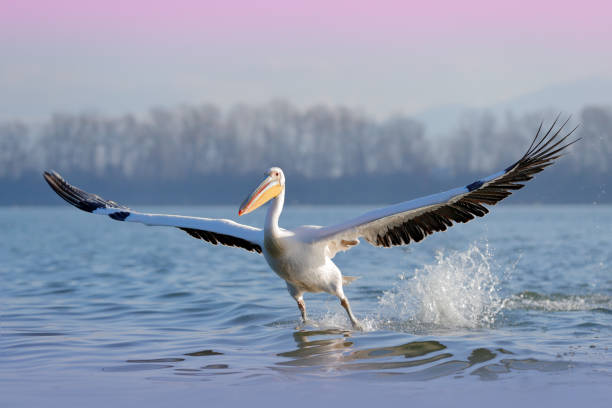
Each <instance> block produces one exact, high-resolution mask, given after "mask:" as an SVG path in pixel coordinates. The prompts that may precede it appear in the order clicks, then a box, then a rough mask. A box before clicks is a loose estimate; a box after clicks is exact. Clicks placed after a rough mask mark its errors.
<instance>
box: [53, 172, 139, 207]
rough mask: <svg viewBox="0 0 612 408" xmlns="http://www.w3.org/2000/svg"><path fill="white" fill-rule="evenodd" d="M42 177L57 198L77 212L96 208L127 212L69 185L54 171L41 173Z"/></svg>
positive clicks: (116, 205) (117, 205)
mask: <svg viewBox="0 0 612 408" xmlns="http://www.w3.org/2000/svg"><path fill="white" fill-rule="evenodd" d="M43 177H44V179H45V181H46V182H47V183H48V184H49V186H50V187H51V188H52V189H53V191H55V193H56V194H57V195H58V196H60V197H61V198H63V199H64V200H65V201H66V202H68V203H69V204H71V205H73V206H75V207H76V208H78V209H79V210H83V211H86V212H90V213H91V212H94V211H95V210H97V209H98V208H117V209H122V210H129V208H127V207H124V206H122V205H119V204H117V203H115V202H113V201H107V200H104V199H103V198H101V197H99V196H97V195H96V194H91V193H88V192H87V191H83V190H81V189H80V188H78V187H75V186H73V185H71V184H70V183H68V182H67V181H66V180H64V178H63V177H62V176H61V175H60V174H59V173H58V172H56V171H54V170H50V171H45V172H43Z"/></svg>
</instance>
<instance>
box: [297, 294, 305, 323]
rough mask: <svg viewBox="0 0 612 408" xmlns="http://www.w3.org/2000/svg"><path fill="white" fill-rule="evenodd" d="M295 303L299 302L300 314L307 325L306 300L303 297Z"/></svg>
mask: <svg viewBox="0 0 612 408" xmlns="http://www.w3.org/2000/svg"><path fill="white" fill-rule="evenodd" d="M295 301H296V302H297V305H298V308H299V309H300V313H302V322H303V323H304V324H306V320H307V319H308V318H307V317H306V303H304V299H303V298H302V297H301V296H300V297H299V298H297V299H295Z"/></svg>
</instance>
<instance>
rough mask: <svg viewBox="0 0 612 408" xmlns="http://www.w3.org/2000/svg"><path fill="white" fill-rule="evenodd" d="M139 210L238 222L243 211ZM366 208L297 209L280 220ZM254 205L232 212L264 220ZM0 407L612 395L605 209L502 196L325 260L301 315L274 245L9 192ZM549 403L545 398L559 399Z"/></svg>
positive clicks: (323, 217) (2, 251)
mask: <svg viewBox="0 0 612 408" xmlns="http://www.w3.org/2000/svg"><path fill="white" fill-rule="evenodd" d="M139 209H142V210H148V211H155V212H164V213H179V214H185V215H195V216H206V217H223V218H233V219H236V218H237V217H236V216H235V213H236V208H234V207H163V208H160V207H148V208H147V206H144V207H142V208H139ZM367 209H369V208H362V207H340V206H338V207H319V206H317V207H291V206H290V207H288V208H286V209H285V212H284V213H283V215H282V217H281V224H282V225H283V226H286V227H291V226H296V225H300V224H320V225H326V224H330V223H334V222H339V221H342V220H344V219H346V218H348V217H351V216H355V215H358V214H360V213H361V212H363V211H365V210H367ZM263 217H264V214H263V212H262V211H256V212H254V213H252V214H249V215H248V216H245V217H241V219H239V220H238V221H240V222H244V223H249V224H252V225H258V226H261V224H262V221H263ZM0 231H1V233H0V260H1V262H0V278H1V280H2V287H1V290H0V307H1V309H0V313H1V316H0V322H1V326H0V334H1V336H0V353H1V363H0V405H1V406H3V407H4V406H7V407H8V406H35V405H42V404H44V406H108V405H111V406H145V405H149V406H168V405H170V404H175V403H177V402H180V403H181V404H184V405H187V404H194V405H195V404H197V405H204V406H207V405H208V404H213V406H215V405H216V406H219V405H220V404H222V403H223V404H226V405H231V406H238V405H244V403H245V402H246V403H249V404H250V405H251V406H270V405H272V406H278V405H291V406H311V405H317V404H318V403H329V404H332V403H333V404H343V405H344V406H346V405H358V406H368V405H374V404H377V403H379V402H384V403H391V404H397V405H399V404H402V405H407V404H411V405H414V406H427V405H438V406H448V405H450V404H460V405H464V404H465V405H467V404H470V405H471V404H478V406H482V404H487V405H488V404H495V405H496V406H506V405H507V406H515V405H517V404H525V403H527V405H531V404H533V405H541V404H542V403H544V404H547V405H548V404H553V405H557V406H570V405H576V404H589V405H590V406H609V405H608V404H609V400H610V397H612V340H611V335H612V207H610V206H597V205H589V206H543V205H542V206H499V207H497V208H494V209H493V211H492V213H491V214H489V215H487V216H486V217H485V218H483V219H479V220H476V221H472V222H470V223H468V224H465V225H458V226H455V227H453V228H451V229H450V230H448V231H446V232H444V233H437V234H435V235H434V236H431V237H429V238H427V239H426V240H425V241H423V242H422V243H419V244H413V245H409V246H406V247H396V248H391V249H381V248H374V247H372V246H370V245H368V244H367V243H366V242H365V241H363V242H362V243H361V244H360V245H359V246H357V247H356V248H354V249H352V250H351V251H348V252H346V253H341V254H339V255H338V256H337V257H336V258H335V259H334V260H335V262H336V263H337V264H338V266H339V267H340V268H341V269H342V271H343V272H344V273H345V274H347V275H353V276H359V277H360V278H359V279H358V280H357V281H355V282H354V283H352V284H351V285H350V286H348V287H346V288H345V292H346V294H347V296H348V298H349V299H350V301H351V304H352V307H353V309H354V312H355V314H356V315H357V316H358V317H359V318H360V319H361V320H362V321H363V324H364V327H365V330H364V331H363V332H356V331H352V330H351V326H350V324H349V322H348V320H347V319H346V316H345V313H344V310H343V309H342V308H341V306H340V304H339V302H338V301H337V299H336V298H334V297H332V296H329V295H326V294H306V296H305V300H306V304H307V307H308V309H309V313H310V316H311V318H312V319H313V321H314V323H313V324H312V325H309V326H306V327H302V328H299V329H296V326H298V324H299V323H300V322H299V311H298V309H297V307H296V305H295V302H294V301H293V299H292V298H291V297H290V296H289V294H288V293H287V290H286V287H285V284H284V282H283V281H282V280H280V279H279V278H278V277H277V276H276V275H275V274H274V273H273V272H272V271H271V270H270V269H269V268H268V266H267V264H266V263H265V261H264V259H263V257H262V256H261V255H258V254H254V253H250V252H247V251H244V250H241V249H236V248H225V247H218V246H212V245H209V244H207V243H204V242H203V241H200V240H196V239H193V238H191V237H190V236H189V235H187V234H185V233H184V232H182V231H180V230H177V229H173V228H163V227H147V226H142V225H136V224H130V223H122V222H116V221H112V220H110V219H108V217H100V216H94V215H91V214H87V213H83V212H79V211H78V210H75V209H73V208H70V207H68V206H57V207H37V208H0ZM551 406H552V405H551Z"/></svg>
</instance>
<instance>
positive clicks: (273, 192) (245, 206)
mask: <svg viewBox="0 0 612 408" xmlns="http://www.w3.org/2000/svg"><path fill="white" fill-rule="evenodd" d="M284 188H285V175H284V174H283V171H282V170H281V169H280V167H272V168H270V169H268V171H266V173H265V178H264V179H263V181H262V182H261V183H259V185H258V186H257V188H256V189H255V190H254V191H253V192H252V193H251V195H249V196H248V197H247V198H246V199H245V200H244V201H243V202H242V205H241V206H240V209H239V210H238V215H244V214H248V213H250V212H251V211H253V210H255V209H256V208H258V207H260V206H262V205H264V204H265V203H267V202H268V201H270V200H271V199H273V198H275V197H277V196H278V195H279V194H280V193H281V192H282V191H283V189H284Z"/></svg>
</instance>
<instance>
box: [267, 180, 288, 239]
mask: <svg viewBox="0 0 612 408" xmlns="http://www.w3.org/2000/svg"><path fill="white" fill-rule="evenodd" d="M284 203H285V188H284V187H283V189H282V191H281V193H280V194H279V195H277V196H276V197H275V198H274V199H273V200H272V201H271V202H270V207H268V213H267V214H266V224H265V227H264V233H265V235H268V236H271V237H278V235H279V233H280V228H279V227H278V219H279V217H280V215H281V212H283V204H284Z"/></svg>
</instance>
